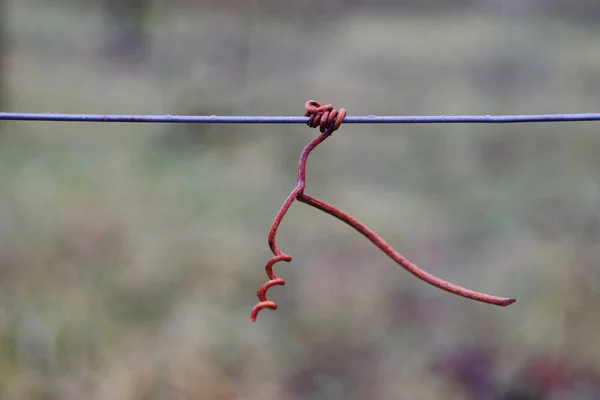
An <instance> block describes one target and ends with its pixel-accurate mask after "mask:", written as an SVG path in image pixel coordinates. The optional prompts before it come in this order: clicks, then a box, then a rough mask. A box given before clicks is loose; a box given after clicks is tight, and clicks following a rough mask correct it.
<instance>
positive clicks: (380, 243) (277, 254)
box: [250, 100, 515, 322]
mask: <svg viewBox="0 0 600 400" xmlns="http://www.w3.org/2000/svg"><path fill="white" fill-rule="evenodd" d="M304 107H305V110H306V112H305V114H304V115H305V116H307V117H309V120H308V122H307V125H308V126H309V127H311V128H316V127H319V129H320V131H321V134H320V135H319V136H317V137H316V138H315V139H313V140H312V141H311V142H310V143H309V144H308V145H307V146H306V147H305V148H304V149H303V150H302V153H301V154H300V160H299V162H298V180H297V183H296V187H295V188H294V190H293V191H292V192H291V193H290V194H289V196H288V197H287V199H286V200H285V202H284V203H283V205H282V206H281V208H280V209H279V212H278V213H277V215H276V216H275V220H274V221H273V224H272V225H271V230H270V232H269V247H270V248H271V251H272V252H273V257H272V258H271V259H270V260H269V261H268V262H267V264H266V267H265V270H266V272H267V276H268V277H269V280H268V281H267V282H266V283H265V284H263V285H262V286H261V288H260V289H259V290H258V292H257V295H258V299H259V300H260V302H259V303H258V304H256V305H255V306H254V308H253V309H252V313H251V314H250V320H251V321H252V322H254V321H256V317H257V315H258V313H259V312H260V310H262V309H264V308H269V309H272V310H276V309H277V303H275V302H274V301H272V300H268V299H267V295H266V292H267V290H268V289H269V288H270V287H272V286H276V285H285V280H283V279H282V278H280V277H278V276H277V275H275V273H274V272H273V265H275V264H276V263H278V262H280V261H285V262H290V261H292V257H291V256H289V255H287V254H285V253H283V252H282V251H281V250H279V248H278V247H277V244H276V243H275V236H276V235H277V230H278V229H279V225H281V221H282V220H283V217H284V216H285V214H286V213H287V211H288V209H289V208H290V206H291V205H292V203H293V202H294V200H298V201H300V202H302V203H306V204H308V205H310V206H312V207H315V208H317V209H319V210H321V211H323V212H325V213H327V214H329V215H332V216H333V217H335V218H337V219H339V220H340V221H343V222H345V223H346V224H348V225H350V226H351V227H352V228H354V229H356V230H357V231H358V232H360V233H361V234H362V235H363V236H365V237H366V238H367V239H369V240H370V241H371V242H372V243H373V244H374V245H375V246H377V247H378V248H379V249H380V250H381V251H383V252H384V253H385V254H387V256H388V257H390V258H391V259H392V260H394V261H395V262H396V263H398V264H399V265H400V266H401V267H403V268H404V269H406V270H407V271H409V272H410V273H412V274H413V275H415V276H416V277H417V278H419V279H421V280H423V281H425V282H427V283H429V284H431V285H433V286H435V287H437V288H440V289H442V290H445V291H447V292H450V293H453V294H456V295H459V296H462V297H466V298H468V299H471V300H476V301H480V302H484V303H488V304H494V305H498V306H503V307H506V306H508V305H510V304H512V303H514V302H515V299H513V298H506V297H497V296H491V295H488V294H484V293H479V292H475V291H473V290H469V289H465V288H463V287H461V286H458V285H455V284H453V283H450V282H446V281H444V280H443V279H440V278H438V277H436V276H434V275H432V274H430V273H428V272H426V271H423V270H422V269H420V268H419V267H417V266H416V265H415V264H413V263H411V262H410V261H409V260H407V259H406V258H404V257H403V256H402V255H401V254H400V253H398V252H397V251H396V250H394V248H392V246H390V245H389V244H388V243H387V242H386V241H385V240H383V238H382V237H381V236H379V235H377V234H376V233H375V232H374V231H373V230H371V229H370V228H369V227H368V226H366V225H365V224H364V223H362V222H360V221H358V220H357V219H355V218H353V217H352V216H350V215H348V214H346V213H345V212H343V211H342V210H340V209H338V208H336V207H334V206H332V205H330V204H327V203H325V202H324V201H321V200H319V199H317V198H314V197H312V196H309V195H307V194H305V193H304V189H305V188H306V163H307V160H308V156H309V155H310V153H311V152H312V151H313V150H314V149H315V148H316V147H317V146H318V145H319V144H321V143H322V142H323V141H325V139H327V138H328V137H329V136H331V134H332V133H333V132H334V131H336V130H337V129H338V128H339V127H340V125H341V124H342V122H343V120H344V118H345V116H346V110H345V109H343V108H342V109H340V110H339V111H338V110H335V109H334V108H333V106H332V105H331V104H327V105H324V106H322V105H321V104H319V102H317V101H314V100H310V101H308V102H306V104H305V106H304Z"/></svg>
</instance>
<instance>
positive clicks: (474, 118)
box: [0, 112, 600, 124]
mask: <svg viewBox="0 0 600 400" xmlns="http://www.w3.org/2000/svg"><path fill="white" fill-rule="evenodd" d="M0 120H5V121H54V122H142V123H198V124H299V123H306V122H307V121H308V117H295V116H239V115H102V114H56V113H10V112H0ZM599 120H600V113H586V114H537V115H536V114H531V115H423V116H417V115H416V116H377V115H366V116H346V118H345V119H344V123H345V124H440V123H442V124H444V123H445V124H448V123H482V124H490V123H496V124H497V123H521V122H574V121H599Z"/></svg>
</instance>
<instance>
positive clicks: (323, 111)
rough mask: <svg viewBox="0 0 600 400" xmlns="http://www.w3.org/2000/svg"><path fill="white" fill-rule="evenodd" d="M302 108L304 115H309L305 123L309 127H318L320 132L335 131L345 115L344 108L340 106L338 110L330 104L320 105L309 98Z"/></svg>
mask: <svg viewBox="0 0 600 400" xmlns="http://www.w3.org/2000/svg"><path fill="white" fill-rule="evenodd" d="M304 108H305V110H306V112H305V113H304V116H305V117H310V118H309V120H308V121H306V125H308V126H310V127H311V128H316V127H319V130H320V131H321V133H324V132H326V131H327V132H329V134H332V133H333V132H334V131H336V130H337V129H338V128H339V127H340V125H342V122H343V121H344V118H345V117H346V110H345V109H343V108H340V109H339V111H338V110H335V109H334V108H333V106H332V105H331V104H326V105H324V106H322V105H321V104H320V103H319V102H318V101H316V100H309V101H307V102H306V104H304Z"/></svg>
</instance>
